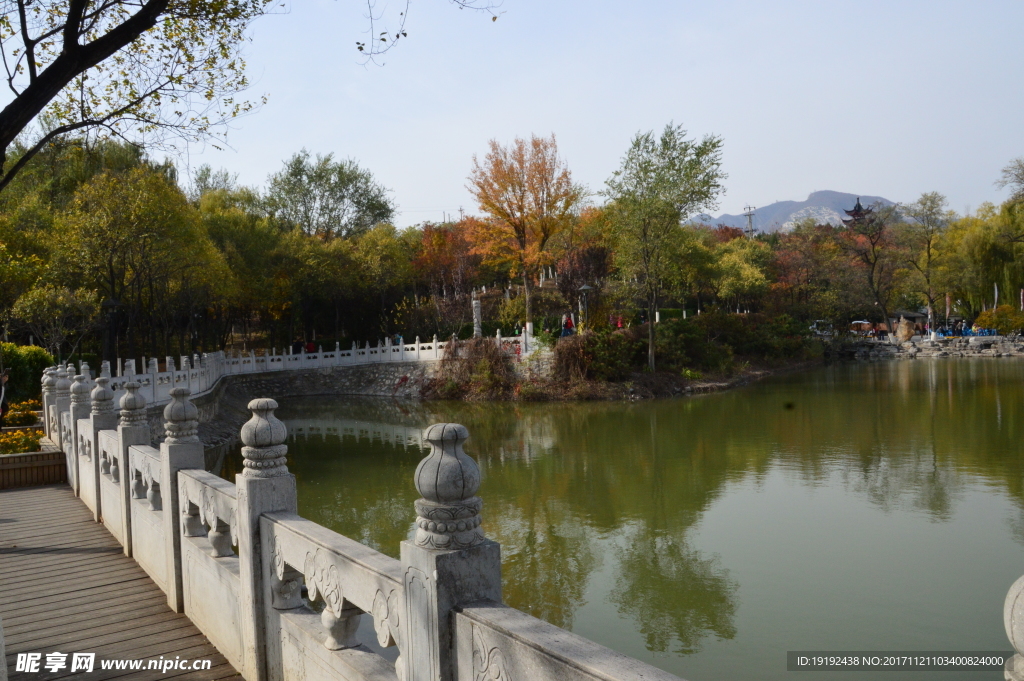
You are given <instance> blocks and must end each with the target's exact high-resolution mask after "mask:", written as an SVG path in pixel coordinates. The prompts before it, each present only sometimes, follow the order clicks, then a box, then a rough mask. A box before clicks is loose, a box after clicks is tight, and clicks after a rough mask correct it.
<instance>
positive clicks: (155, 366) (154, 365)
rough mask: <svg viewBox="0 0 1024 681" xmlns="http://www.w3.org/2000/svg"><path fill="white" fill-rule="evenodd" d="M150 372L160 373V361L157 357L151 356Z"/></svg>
mask: <svg viewBox="0 0 1024 681" xmlns="http://www.w3.org/2000/svg"><path fill="white" fill-rule="evenodd" d="M149 373H151V374H158V373H160V361H159V360H158V359H157V358H156V357H150V358H149Z"/></svg>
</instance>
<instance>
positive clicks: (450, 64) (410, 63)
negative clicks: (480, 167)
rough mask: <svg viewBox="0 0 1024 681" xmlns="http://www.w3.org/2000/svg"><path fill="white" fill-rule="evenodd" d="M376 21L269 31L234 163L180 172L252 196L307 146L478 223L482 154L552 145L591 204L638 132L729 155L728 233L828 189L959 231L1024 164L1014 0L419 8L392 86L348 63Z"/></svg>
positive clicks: (1021, 48)
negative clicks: (928, 197)
mask: <svg viewBox="0 0 1024 681" xmlns="http://www.w3.org/2000/svg"><path fill="white" fill-rule="evenodd" d="M383 7H384V3H383V2H381V8H383ZM396 7H398V2H393V3H392V5H390V6H389V7H388V8H387V10H386V11H387V13H388V15H389V16H391V17H392V18H393V17H394V14H396V13H397V12H398V11H399V9H396ZM365 12H366V6H365V3H361V2H358V1H356V0H294V1H293V2H291V3H290V7H289V8H288V9H287V13H284V14H278V15H275V16H268V17H264V18H262V19H260V20H259V21H258V22H257V23H256V24H255V25H254V26H253V30H252V42H251V44H250V45H249V47H248V48H247V55H248V61H249V70H250V75H251V78H252V80H253V83H254V84H253V88H252V91H251V94H253V95H255V96H259V95H261V94H266V95H268V96H269V102H268V104H267V105H266V106H265V107H263V109H262V110H261V111H260V112H258V113H256V114H255V115H252V116H248V117H246V118H244V119H242V120H240V121H236V122H235V123H234V128H235V129H233V130H232V131H231V133H230V134H229V138H228V141H229V143H230V144H231V146H232V149H230V150H225V151H217V150H215V149H211V148H206V149H205V150H203V149H198V148H193V149H192V151H191V153H190V155H189V158H188V163H189V164H191V166H192V167H195V166H197V165H198V164H200V163H209V164H210V165H212V166H213V167H214V168H226V169H228V170H229V171H231V172H235V173H238V174H239V180H240V181H241V182H242V183H245V184H252V185H262V184H264V182H265V181H266V177H267V175H268V174H269V173H271V172H273V171H275V170H277V169H278V168H280V166H281V163H282V161H283V160H284V159H285V158H287V157H288V156H290V155H291V154H292V153H294V152H296V151H298V150H299V149H301V148H302V147H306V148H307V149H309V150H310V151H311V152H314V153H327V152H333V153H334V154H336V155H337V156H340V157H352V158H354V159H356V160H357V161H358V162H359V163H360V164H361V165H363V166H364V167H366V168H368V169H370V170H371V171H372V172H373V173H374V174H375V176H376V177H377V178H378V179H379V181H380V182H381V183H383V184H384V185H385V186H387V187H389V188H390V189H392V190H393V192H394V193H393V196H394V198H395V199H396V201H397V202H398V204H399V207H400V211H401V214H400V215H399V217H398V220H397V224H399V225H408V224H414V223H418V222H422V221H425V220H440V219H441V218H442V211H446V212H448V213H449V214H452V213H454V214H457V213H458V210H459V208H460V207H462V208H464V209H465V210H466V211H467V212H470V213H473V212H476V205H475V204H474V202H473V200H472V198H471V197H470V195H469V193H468V192H467V191H466V189H465V178H466V176H467V174H468V172H469V169H470V167H471V163H472V157H473V154H480V155H481V156H482V155H483V153H484V152H485V151H486V147H487V141H488V140H489V139H490V138H496V139H498V140H499V141H501V142H503V143H504V142H508V141H510V140H512V139H513V138H514V137H516V136H529V135H530V134H531V133H535V134H538V135H547V134H550V133H554V134H555V135H556V136H557V138H558V143H559V148H560V150H561V152H562V155H563V156H564V157H565V158H566V160H567V161H568V162H569V164H570V167H571V169H572V171H573V174H574V177H575V178H576V180H577V181H580V182H583V183H585V184H587V185H588V186H589V187H590V188H591V189H592V190H595V191H596V190H599V189H601V188H602V186H603V182H604V180H605V178H607V177H608V175H609V174H610V173H611V172H612V171H613V170H614V169H615V168H616V167H617V165H618V162H619V159H620V158H621V156H622V154H623V152H624V151H625V149H626V147H627V146H628V144H629V140H630V138H631V137H632V135H634V134H635V133H636V132H637V131H641V130H643V131H646V130H650V129H660V128H662V127H663V126H664V125H665V124H666V123H667V122H668V121H670V120H674V121H676V122H680V123H683V124H684V125H685V127H686V128H687V129H688V130H689V131H690V133H691V134H692V135H695V136H701V135H704V134H707V133H713V134H716V135H720V136H722V137H723V139H724V142H725V146H724V149H725V153H724V159H725V164H724V169H725V171H726V172H727V173H728V174H729V179H728V180H727V181H726V188H727V192H726V194H725V196H724V197H723V198H722V201H721V207H720V210H719V211H716V212H715V214H716V215H717V214H718V213H719V212H729V213H739V212H741V209H742V207H743V206H744V205H745V204H747V203H750V204H753V205H755V206H761V205H765V204H768V203H771V202H773V201H776V200H786V199H793V200H803V199H804V198H806V196H807V194H808V193H810V192H811V191H814V190H818V189H833V190H837V191H847V192H853V193H861V194H870V195H880V196H884V197H886V198H889V199H891V200H894V201H912V200H914V199H915V198H917V196H919V195H920V194H921V193H922V192H925V191H939V192H942V193H944V194H946V195H947V196H948V197H949V199H950V204H951V207H952V208H954V209H955V210H958V211H961V212H963V211H964V210H966V209H968V208H974V207H977V206H978V204H980V203H981V202H983V201H1000V200H1002V199H1003V198H1005V195H1006V192H1005V190H997V189H996V188H995V187H994V185H993V182H994V181H995V180H996V179H997V178H998V176H999V171H1000V169H1001V168H1002V167H1003V166H1004V165H1006V163H1007V162H1008V161H1010V159H1012V158H1014V157H1018V156H1022V155H1024V120H1022V116H1021V113H1022V112H1024V87H1022V78H1021V69H1022V68H1024V41H1022V40H1021V39H1020V35H1019V33H1020V28H1021V27H1022V26H1024V2H1020V1H1019V0H977V1H976V2H942V1H939V0H928V1H926V2H924V1H922V2H916V1H905V0H896V1H893V0H888V1H886V2H874V1H866V0H857V1H856V2H836V1H833V0H829V1H827V2H796V1H788V0H774V1H773V2H740V1H733V0H719V1H717V2H692V1H689V0H677V1H674V2H673V1H660V0H632V1H630V2H625V1H622V0H620V1H618V2H612V1H609V0H591V1H589V2H579V1H574V2H568V1H562V2H553V1H552V0H546V1H545V0H505V2H504V4H503V5H502V6H501V7H500V8H499V9H498V12H500V17H499V19H498V20H497V21H494V22H492V21H491V20H490V17H489V16H487V15H484V14H480V13H475V12H470V11H465V10H461V11H460V10H459V9H457V8H456V7H455V6H453V5H450V4H449V3H447V2H443V1H442V0H414V1H413V6H412V8H411V11H410V16H409V21H408V24H407V30H408V33H409V38H408V39H407V40H405V41H404V42H402V43H401V44H399V45H398V46H396V48H395V49H394V50H392V51H391V52H390V53H389V54H387V55H386V56H385V57H384V58H383V60H382V61H383V62H384V65H383V66H382V67H379V66H373V65H370V66H363V65H360V63H359V59H358V53H357V52H356V51H355V42H356V41H357V40H365V39H366V34H365V30H366V28H367V22H366V20H365V18H364V15H365Z"/></svg>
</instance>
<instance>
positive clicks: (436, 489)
mask: <svg viewBox="0 0 1024 681" xmlns="http://www.w3.org/2000/svg"><path fill="white" fill-rule="evenodd" d="M425 437H426V440H427V441H428V442H429V443H430V454H428V455H427V457H426V458H425V459H423V460H422V461H420V464H419V466H417V467H416V475H415V482H416V489H417V490H418V491H419V493H420V494H421V495H422V496H423V498H422V499H418V500H417V501H416V514H417V516H418V517H417V518H416V538H415V542H416V545H417V546H423V547H428V548H433V549H438V550H444V549H466V548H469V547H470V546H475V545H476V544H479V543H480V542H482V541H483V540H484V532H483V528H481V527H480V508H481V506H482V505H483V502H482V501H481V500H480V497H478V496H476V492H477V490H478V489H480V468H479V467H478V466H477V465H476V461H474V460H473V459H472V458H471V457H469V456H467V455H466V453H465V452H463V451H462V443H463V442H465V441H466V440H467V439H468V438H469V431H468V430H466V427H465V426H463V425H460V424H458V423H437V424H434V425H432V426H430V427H429V428H427V431H426V433H425Z"/></svg>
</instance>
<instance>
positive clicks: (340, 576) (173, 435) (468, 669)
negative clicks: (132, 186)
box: [55, 376, 676, 681]
mask: <svg viewBox="0 0 1024 681" xmlns="http://www.w3.org/2000/svg"><path fill="white" fill-rule="evenodd" d="M111 382H112V380H111V379H109V378H107V377H102V376H101V377H99V378H97V379H96V382H95V383H96V385H95V387H94V388H93V389H92V391H90V392H86V391H85V390H84V388H83V387H82V386H84V385H85V383H84V379H83V380H80V381H78V382H77V383H76V386H77V387H76V388H75V389H74V390H73V391H72V393H73V394H72V398H73V399H71V400H64V401H58V402H57V403H56V405H55V406H56V407H57V409H56V411H55V420H56V422H57V423H58V424H60V428H59V430H60V432H61V434H62V435H66V437H64V438H62V439H61V443H62V447H63V448H64V451H65V453H66V455H67V462H68V474H69V475H68V479H69V480H71V481H72V487H73V488H74V490H75V492H76V493H77V494H78V495H79V497H80V498H81V499H82V501H83V503H85V504H86V506H88V508H89V509H90V510H91V511H92V512H93V514H94V518H95V520H97V522H102V523H104V525H105V526H106V527H108V528H109V529H110V532H111V534H112V535H113V536H114V537H116V538H117V539H118V541H119V542H120V543H121V545H122V546H123V547H124V552H125V554H126V555H128V556H131V557H132V558H134V559H135V560H136V562H138V564H139V565H140V566H141V567H142V568H143V569H144V570H145V572H146V573H147V574H148V575H149V576H150V577H151V578H152V580H153V582H154V583H156V584H157V585H159V586H160V588H161V589H162V590H163V591H164V593H165V594H166V596H167V602H168V605H169V606H170V607H171V608H172V609H173V610H175V611H177V612H184V613H185V614H186V615H188V617H189V618H190V619H191V620H192V622H193V623H194V624H195V625H196V626H197V627H198V628H199V629H200V630H201V631H202V632H203V633H204V634H205V635H206V636H207V637H208V638H209V639H210V641H211V642H212V643H213V644H214V645H215V646H216V647H217V649H218V650H219V651H220V652H221V653H222V654H223V655H224V656H225V658H227V659H228V660H229V661H230V662H231V663H232V665H234V666H235V668H236V669H237V670H238V671H239V672H240V673H241V674H242V676H243V677H244V678H245V679H246V680H247V681H341V680H346V681H370V680H371V679H372V680H378V681H384V680H387V681H399V680H401V681H481V680H482V679H503V680H509V681H521V680H523V681H526V680H529V681H534V680H536V681H554V680H556V679H557V680H559V681H561V680H563V679H566V680H570V681H597V680H599V679H600V680H602V681H619V680H622V681H625V680H627V679H629V680H640V679H645V680H648V681H668V680H669V679H675V678H676V677H674V676H672V675H670V674H667V673H665V672H663V671H660V670H658V669H655V668H653V667H650V666H648V665H646V664H643V663H641V662H639V661H637V660H634V659H631V658H627V657H625V656H622V655H619V654H617V653H615V652H613V651H611V650H609V649H607V648H604V647H602V646H600V645H598V644H596V643H593V642H591V641H587V640H586V639H583V638H581V637H579V636H576V635H574V634H572V633H569V632H567V631H564V630H561V629H559V628H557V627H554V626H552V625H549V624H547V623H545V622H542V621H540V620H538V619H536V618H534V617H531V616H529V615H527V614H525V613H522V612H519V611H518V610H515V609H513V608H509V607H508V606H505V605H503V604H502V603H501V558H500V548H499V546H498V544H496V543H495V542H493V541H490V540H488V539H487V538H486V537H485V536H484V532H483V528H482V526H481V516H480V510H481V503H482V502H481V501H480V499H479V497H477V496H476V491H477V489H478V487H479V484H480V471H479V468H478V467H477V465H476V462H475V461H473V459H471V458H470V457H468V456H466V454H465V453H464V452H463V451H462V443H463V442H464V441H465V439H466V438H467V437H468V433H467V431H466V429H465V428H463V427H462V426H460V425H457V424H438V425H434V426H431V427H430V428H427V429H426V430H425V431H422V433H421V434H420V435H419V437H420V438H421V439H420V442H421V443H423V444H424V445H425V446H428V447H429V448H430V453H429V455H428V456H427V457H426V458H424V459H423V461H422V462H421V463H420V465H419V467H418V468H417V470H416V473H415V476H414V481H415V483H416V487H417V489H418V490H419V492H420V494H421V495H422V498H421V499H419V500H418V501H417V502H416V503H415V513H416V515H415V521H414V524H413V525H412V527H413V528H414V536H411V537H410V539H409V540H407V541H404V542H402V543H401V547H400V559H398V560H396V559H394V558H391V557H388V556H385V555H383V554H381V553H379V552H377V551H375V550H373V549H371V548H369V547H367V546H365V545H363V544H360V543H359V542H357V541H354V540H352V539H350V538H348V537H345V536H342V535H340V534H338V533H336V532H333V531H331V530H329V529H327V528H325V527H322V526H320V525H317V524H316V523H314V522H312V521H310V520H307V519H305V518H302V517H301V516H300V515H298V510H299V509H298V503H297V497H296V487H295V477H294V476H293V475H292V474H290V473H289V472H288V469H287V466H286V465H285V459H286V453H287V445H286V444H285V443H286V442H287V440H288V431H287V428H286V426H285V424H284V423H282V422H281V421H279V420H278V419H277V418H276V417H275V416H274V410H275V409H276V408H277V403H276V402H274V401H273V400H269V399H260V400H253V401H252V402H251V403H250V404H249V408H250V410H252V412H253V417H252V419H251V420H250V421H248V422H247V423H246V424H245V425H244V426H243V427H242V430H241V439H242V442H243V444H244V447H243V448H242V453H243V456H244V469H243V472H242V473H241V474H239V475H237V476H236V477H235V482H234V483H231V482H229V481H226V480H223V479H221V478H219V477H217V476H215V475H212V474H210V473H208V472H206V471H205V470H203V462H204V456H203V446H202V443H201V442H199V439H198V438H197V437H196V432H197V427H198V411H197V409H196V407H195V406H194V405H193V404H192V403H191V402H190V401H189V391H188V389H187V388H184V387H179V388H176V389H174V390H172V391H171V393H170V397H171V402H170V403H169V404H168V405H167V406H166V408H165V409H164V419H165V428H166V435H167V437H166V439H165V440H164V442H163V443H162V444H161V445H160V447H159V448H154V447H151V446H149V444H148V442H149V437H150V428H149V424H148V420H147V416H146V409H147V405H146V402H145V400H144V399H143V398H142V397H141V395H140V387H139V386H138V385H137V384H136V383H131V384H130V385H129V386H128V392H127V393H126V394H125V395H124V396H123V397H122V399H121V401H120V402H121V411H120V418H118V415H117V414H115V413H114V410H113V394H114V393H113V391H112V390H111V388H110V383H111ZM364 426H365V427H364ZM378 426H379V424H369V423H367V424H360V423H355V424H352V428H353V430H354V431H357V432H358V433H360V434H363V433H364V431H365V433H366V434H369V433H371V432H372V433H374V434H375V435H377V436H384V434H383V433H382V432H379V431H381V429H380V428H379V427H378ZM305 427H308V428H311V426H309V425H307V426H305ZM411 430H415V429H411ZM387 436H388V437H392V438H393V439H395V440H398V439H403V440H405V441H409V440H410V439H414V438H412V437H411V436H410V434H409V433H408V432H403V433H401V434H399V433H389V434H388V435H387ZM409 510H410V515H409V517H410V521H412V520H413V518H414V516H413V509H409Z"/></svg>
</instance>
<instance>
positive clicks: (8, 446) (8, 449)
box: [0, 430, 43, 454]
mask: <svg viewBox="0 0 1024 681" xmlns="http://www.w3.org/2000/svg"><path fill="white" fill-rule="evenodd" d="M42 437H43V434H42V433H41V432H39V431H35V430H15V431H12V432H9V433H0V454H24V453H26V452H38V451H39V441H40V440H41V439H42Z"/></svg>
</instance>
